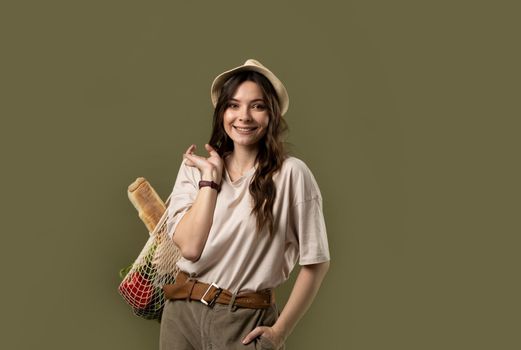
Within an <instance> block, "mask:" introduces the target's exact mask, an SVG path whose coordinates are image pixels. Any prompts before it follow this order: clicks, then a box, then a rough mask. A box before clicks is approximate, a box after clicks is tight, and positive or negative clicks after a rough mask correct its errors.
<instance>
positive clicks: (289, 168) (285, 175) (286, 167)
mask: <svg viewBox="0 0 521 350" xmlns="http://www.w3.org/2000/svg"><path fill="white" fill-rule="evenodd" d="M280 176H281V178H282V179H284V182H285V183H286V184H287V185H289V186H290V188H291V189H292V192H294V200H295V202H297V203H298V202H301V201H306V200H309V199H312V198H317V197H318V198H321V193H320V189H319V187H318V184H317V181H316V180H315V176H314V175H313V173H312V171H311V169H310V168H309V166H308V165H307V164H306V163H305V162H304V161H303V160H302V159H299V158H297V157H294V156H289V157H287V158H286V159H285V160H284V162H283V163H282V168H281V171H280Z"/></svg>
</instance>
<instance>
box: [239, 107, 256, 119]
mask: <svg viewBox="0 0 521 350" xmlns="http://www.w3.org/2000/svg"><path fill="white" fill-rule="evenodd" d="M252 119H253V117H252V116H251V110H250V109H249V108H248V106H246V107H243V108H241V109H240V111H239V120H240V121H243V120H252Z"/></svg>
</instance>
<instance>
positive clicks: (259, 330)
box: [242, 327, 264, 344]
mask: <svg viewBox="0 0 521 350" xmlns="http://www.w3.org/2000/svg"><path fill="white" fill-rule="evenodd" d="M262 333H264V329H263V327H257V328H255V329H254V330H253V331H251V332H250V333H248V335H247V336H246V337H244V339H243V340H242V343H243V344H248V343H249V342H251V341H252V340H253V339H255V338H257V337H259V336H260V335H261V334H262Z"/></svg>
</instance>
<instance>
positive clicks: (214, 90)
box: [210, 58, 289, 115]
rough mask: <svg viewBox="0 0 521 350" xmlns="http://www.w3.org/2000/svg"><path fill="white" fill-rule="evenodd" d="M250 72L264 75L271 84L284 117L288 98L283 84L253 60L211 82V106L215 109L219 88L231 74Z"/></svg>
mask: <svg viewBox="0 0 521 350" xmlns="http://www.w3.org/2000/svg"><path fill="white" fill-rule="evenodd" d="M245 70H252V71H255V72H258V73H261V74H262V75H264V76H265V77H266V78H268V80H269V81H270V82H271V84H272V85H273V87H274V88H275V91H276V92H277V96H278V98H279V102H280V112H281V114H282V115H284V114H285V113H286V112H287V110H288V106H289V96H288V92H287V91H286V88H285V87H284V84H282V82H281V81H280V80H279V78H277V77H276V76H275V74H273V73H272V72H271V71H270V70H269V69H268V68H266V67H264V66H263V65H262V64H261V63H260V62H259V61H257V60H254V59H251V58H250V59H249V60H247V61H246V62H244V64H243V65H242V66H238V67H235V68H233V69H230V70H227V71H225V72H223V73H221V74H219V75H218V76H217V77H216V78H215V79H214V81H213V83H212V87H211V89H210V96H211V98H212V104H213V106H214V107H215V105H216V104H217V100H218V98H219V93H220V92H221V88H222V86H223V85H224V83H225V82H226V80H227V79H228V78H229V77H230V76H231V75H232V74H233V73H236V72H239V71H245Z"/></svg>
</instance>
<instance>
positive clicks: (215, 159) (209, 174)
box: [183, 144, 224, 184]
mask: <svg viewBox="0 0 521 350" xmlns="http://www.w3.org/2000/svg"><path fill="white" fill-rule="evenodd" d="M204 147H205V148H206V151H207V152H208V153H209V154H210V156H209V157H208V158H205V157H201V156H198V155H196V154H194V151H195V148H196V145H191V146H190V147H188V149H187V150H186V152H185V153H184V154H183V159H186V165H188V166H191V167H196V168H197V169H199V171H200V172H201V178H202V179H203V180H212V181H214V182H216V183H218V184H219V183H221V178H222V172H223V167H224V162H223V160H222V158H221V157H220V156H219V153H217V151H216V150H215V149H214V148H213V147H212V146H210V145H209V144H205V145H204Z"/></svg>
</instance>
